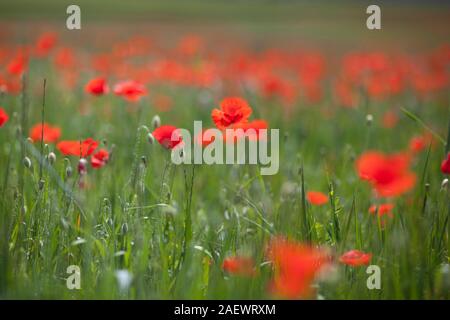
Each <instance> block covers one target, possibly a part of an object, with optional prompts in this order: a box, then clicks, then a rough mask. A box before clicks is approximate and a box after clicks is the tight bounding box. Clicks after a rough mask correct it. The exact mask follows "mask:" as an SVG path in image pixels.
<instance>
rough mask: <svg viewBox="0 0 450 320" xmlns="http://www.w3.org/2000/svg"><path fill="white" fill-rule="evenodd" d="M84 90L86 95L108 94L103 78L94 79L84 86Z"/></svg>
mask: <svg viewBox="0 0 450 320" xmlns="http://www.w3.org/2000/svg"><path fill="white" fill-rule="evenodd" d="M84 90H85V91H86V92H87V93H90V94H93V95H96V96H100V95H102V94H105V93H108V91H109V88H108V85H107V84H106V80H105V79H104V78H94V79H92V80H90V81H89V82H88V83H87V84H86V86H85V87H84Z"/></svg>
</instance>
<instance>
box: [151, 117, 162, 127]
mask: <svg viewBox="0 0 450 320" xmlns="http://www.w3.org/2000/svg"><path fill="white" fill-rule="evenodd" d="M160 125H161V118H160V117H159V116H158V115H155V116H154V117H153V119H152V127H153V129H156V128H158V127H159V126H160Z"/></svg>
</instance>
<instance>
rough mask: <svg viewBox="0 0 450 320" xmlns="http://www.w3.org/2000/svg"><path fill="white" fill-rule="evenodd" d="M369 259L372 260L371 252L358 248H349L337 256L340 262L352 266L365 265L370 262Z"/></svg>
mask: <svg viewBox="0 0 450 320" xmlns="http://www.w3.org/2000/svg"><path fill="white" fill-rule="evenodd" d="M370 260H372V254H371V253H364V252H362V251H359V250H350V251H348V252H346V253H344V254H343V255H342V256H341V257H340V258H339V261H340V262H341V263H343V264H346V265H348V266H352V267H359V266H366V265H368V264H369V263H370Z"/></svg>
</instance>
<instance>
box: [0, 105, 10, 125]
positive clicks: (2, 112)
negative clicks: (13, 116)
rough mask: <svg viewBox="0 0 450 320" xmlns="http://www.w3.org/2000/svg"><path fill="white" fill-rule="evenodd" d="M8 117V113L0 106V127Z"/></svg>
mask: <svg viewBox="0 0 450 320" xmlns="http://www.w3.org/2000/svg"><path fill="white" fill-rule="evenodd" d="M8 119H9V116H8V114H7V113H6V112H5V110H3V108H2V107H0V128H1V127H3V125H4V124H5V123H6V122H8Z"/></svg>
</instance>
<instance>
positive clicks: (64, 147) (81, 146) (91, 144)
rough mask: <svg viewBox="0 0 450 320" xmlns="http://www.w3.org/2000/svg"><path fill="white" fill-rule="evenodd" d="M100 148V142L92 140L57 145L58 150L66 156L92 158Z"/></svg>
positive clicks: (67, 141) (65, 142)
mask: <svg viewBox="0 0 450 320" xmlns="http://www.w3.org/2000/svg"><path fill="white" fill-rule="evenodd" d="M97 147H98V142H97V141H95V140H94V139H92V138H87V139H86V140H84V141H82V142H81V143H80V141H69V140H65V141H61V142H59V143H58V144H57V145H56V148H58V150H59V151H60V152H61V153H62V154H63V155H65V156H78V157H87V156H90V155H91V154H92V153H93V152H94V151H95V149H97Z"/></svg>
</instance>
